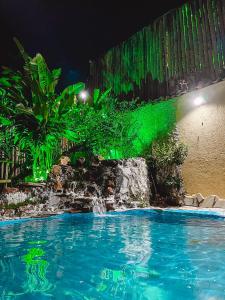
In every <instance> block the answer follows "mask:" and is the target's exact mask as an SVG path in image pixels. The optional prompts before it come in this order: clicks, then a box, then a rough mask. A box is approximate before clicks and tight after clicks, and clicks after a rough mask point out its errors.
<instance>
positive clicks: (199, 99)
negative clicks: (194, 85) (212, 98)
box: [194, 96, 205, 106]
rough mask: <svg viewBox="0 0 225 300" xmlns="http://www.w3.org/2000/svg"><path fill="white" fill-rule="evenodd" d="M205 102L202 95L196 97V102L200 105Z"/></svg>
mask: <svg viewBox="0 0 225 300" xmlns="http://www.w3.org/2000/svg"><path fill="white" fill-rule="evenodd" d="M204 103H205V99H204V98H203V97H202V96H198V97H196V98H195V99H194V104H195V105H196V106H200V105H202V104H204Z"/></svg>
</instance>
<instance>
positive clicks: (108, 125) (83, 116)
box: [68, 89, 137, 159]
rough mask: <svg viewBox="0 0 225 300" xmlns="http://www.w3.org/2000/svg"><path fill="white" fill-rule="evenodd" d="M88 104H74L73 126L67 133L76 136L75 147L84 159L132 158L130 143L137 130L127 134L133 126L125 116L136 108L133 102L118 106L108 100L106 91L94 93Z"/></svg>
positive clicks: (113, 101)
mask: <svg viewBox="0 0 225 300" xmlns="http://www.w3.org/2000/svg"><path fill="white" fill-rule="evenodd" d="M91 102H92V104H91V105H89V104H88V103H87V104H86V105H80V104H78V106H77V108H76V110H74V117H73V119H74V120H76V122H74V127H73V128H71V131H70V133H71V134H73V132H74V131H75V130H76V132H78V133H79V135H78V136H79V140H78V139H77V147H78V148H79V149H80V150H81V149H82V151H84V152H87V155H92V154H100V155H102V156H103V157H104V158H106V159H108V158H121V157H130V156H132V154H133V153H134V149H133V146H132V140H133V139H134V137H136V132H137V128H136V130H135V131H134V132H133V133H132V134H131V133H130V134H129V131H130V128H131V127H132V125H133V124H132V123H131V122H132V120H131V118H130V116H129V112H131V111H133V110H134V108H135V107H137V104H136V103H135V102H134V101H131V102H126V101H123V102H119V101H118V100H117V99H115V98H112V97H111V96H110V90H107V91H105V92H104V93H102V94H101V92H100V91H99V90H97V89H96V90H95V91H94V92H93V97H92V99H91ZM68 134H69V132H68ZM79 146H80V147H79Z"/></svg>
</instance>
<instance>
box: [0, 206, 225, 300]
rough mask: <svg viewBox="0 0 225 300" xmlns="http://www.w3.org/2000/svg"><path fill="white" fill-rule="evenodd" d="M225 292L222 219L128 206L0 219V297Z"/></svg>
mask: <svg viewBox="0 0 225 300" xmlns="http://www.w3.org/2000/svg"><path fill="white" fill-rule="evenodd" d="M12 299H13V300H30V299H31V300H44V299H46V300H47V299H49V300H53V299H54V300H64V299H65V300H72V299H75V300H81V299H82V300H95V299H107V300H111V299H120V300H123V299H127V300H148V299H149V300H183V299H184V300H225V219H224V218H222V217H219V216H209V215H207V214H204V213H203V214H198V213H190V212H189V213H188V212H177V211H158V210H134V211H126V212H115V213H108V214H105V215H97V216H96V215H94V214H76V215H63V216H58V217H50V218H46V219H34V220H26V221H19V222H2V223H0V300H12Z"/></svg>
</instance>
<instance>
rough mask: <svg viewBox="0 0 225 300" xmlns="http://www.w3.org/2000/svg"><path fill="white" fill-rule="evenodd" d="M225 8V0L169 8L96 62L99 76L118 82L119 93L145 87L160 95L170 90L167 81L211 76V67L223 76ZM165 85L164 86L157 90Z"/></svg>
mask: <svg viewBox="0 0 225 300" xmlns="http://www.w3.org/2000/svg"><path fill="white" fill-rule="evenodd" d="M224 9H225V8H224V3H222V2H221V1H216V0H207V1H205V2H202V1H197V2H196V1H195V2H190V3H186V4H184V5H183V6H181V7H179V8H177V9H176V10H173V11H171V12H169V13H168V14H166V15H164V16H162V17H161V18H159V19H157V20H156V21H155V22H154V23H153V24H152V25H149V26H147V27H145V28H143V29H142V30H141V31H139V32H137V33H136V34H134V35H133V36H131V37H130V38H129V39H128V40H126V41H124V42H123V43H122V44H120V45H118V46H117V47H114V48H112V49H110V50H109V51H108V52H107V53H106V54H105V55H104V56H103V57H101V59H100V60H99V61H98V62H97V63H96V64H93V65H92V69H91V73H92V76H93V79H94V82H95V83H96V84H97V85H98V86H103V87H104V88H108V87H112V90H113V92H114V93H115V94H116V95H124V94H129V96H130V95H131V96H132V95H133V94H134V95H138V91H143V87H144V89H145V92H146V93H147V94H148V95H153V96H152V97H153V98H154V97H155V96H154V95H155V94H156V95H158V96H157V97H156V98H158V97H160V96H162V97H164V96H165V91H164V92H163V90H164V86H165V84H166V83H170V81H171V82H172V83H174V81H177V80H181V79H185V80H186V79H188V78H189V77H190V76H192V77H193V76H197V77H196V79H197V80H199V78H198V74H199V73H201V76H202V77H204V74H205V75H206V79H207V78H208V77H207V76H209V73H211V75H210V76H212V74H213V73H215V74H214V75H215V76H216V77H218V74H219V70H223V66H224V54H225V46H224V34H225V33H224V29H225V25H224V17H223V12H224ZM203 79H205V78H203ZM215 79H218V78H215ZM191 80H193V79H191ZM197 80H196V81H197ZM196 85H197V82H196ZM161 86H162V87H163V88H162V91H155V89H156V90H157V89H160V87H161ZM167 88H168V87H167ZM151 89H153V91H152V90H151ZM168 89H170V88H168ZM166 95H168V94H166ZM154 99H155V98H154ZM149 100H150V99H149Z"/></svg>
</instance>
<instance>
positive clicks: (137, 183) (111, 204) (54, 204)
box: [0, 157, 151, 219]
mask: <svg viewBox="0 0 225 300" xmlns="http://www.w3.org/2000/svg"><path fill="white" fill-rule="evenodd" d="M65 161H66V159H65V160H64V162H63V163H62V164H59V165H55V166H53V169H52V172H51V173H50V174H49V180H48V182H46V183H43V184H37V185H36V184H24V185H22V186H20V188H19V189H18V190H14V192H10V193H9V192H8V193H4V194H1V195H0V218H1V219H7V218H13V217H26V216H27V217H37V216H45V215H52V214H58V213H62V212H71V213H76V212H77V213H78V212H95V213H103V212H106V211H113V210H115V209H126V208H138V207H141V208H142V207H148V206H149V205H150V204H149V203H150V198H151V192H150V184H149V178H148V168H147V164H146V161H145V159H143V158H135V159H127V160H102V158H101V157H94V158H93V160H92V161H91V163H90V164H89V165H86V164H85V159H83V160H82V159H80V160H79V161H78V163H77V166H76V167H75V168H72V167H71V166H69V165H68V164H67V162H66V163H65ZM14 206H15V207H14Z"/></svg>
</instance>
